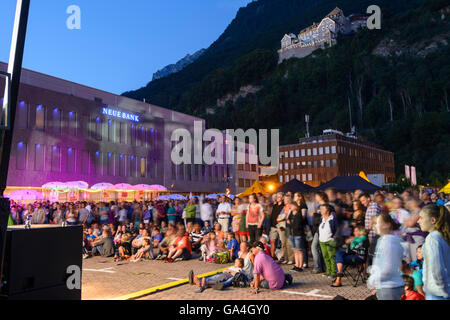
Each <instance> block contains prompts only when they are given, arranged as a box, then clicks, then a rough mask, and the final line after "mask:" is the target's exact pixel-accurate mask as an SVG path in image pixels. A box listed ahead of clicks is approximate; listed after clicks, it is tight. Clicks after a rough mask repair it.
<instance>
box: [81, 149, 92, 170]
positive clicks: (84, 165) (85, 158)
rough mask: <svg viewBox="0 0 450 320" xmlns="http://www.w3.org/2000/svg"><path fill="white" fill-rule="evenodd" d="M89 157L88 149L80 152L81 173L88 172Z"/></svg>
mask: <svg viewBox="0 0 450 320" xmlns="http://www.w3.org/2000/svg"><path fill="white" fill-rule="evenodd" d="M90 161H91V159H90V157H89V151H87V150H83V152H82V153H81V173H82V174H89V163H90Z"/></svg>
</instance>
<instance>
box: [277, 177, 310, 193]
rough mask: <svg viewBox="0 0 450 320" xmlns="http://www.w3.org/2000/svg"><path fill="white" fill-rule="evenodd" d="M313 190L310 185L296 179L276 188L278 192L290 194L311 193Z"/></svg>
mask: <svg viewBox="0 0 450 320" xmlns="http://www.w3.org/2000/svg"><path fill="white" fill-rule="evenodd" d="M313 190H314V188H313V187H311V186H310V185H307V184H305V183H303V182H301V181H299V180H297V179H293V180H291V181H289V182H287V183H285V184H283V185H282V186H281V187H279V188H278V190H277V191H278V192H283V193H286V192H288V191H291V192H310V191H313Z"/></svg>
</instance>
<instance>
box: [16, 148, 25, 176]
mask: <svg viewBox="0 0 450 320" xmlns="http://www.w3.org/2000/svg"><path fill="white" fill-rule="evenodd" d="M26 168H27V144H26V143H24V142H19V143H18V144H17V153H16V169H17V170H25V169H26Z"/></svg>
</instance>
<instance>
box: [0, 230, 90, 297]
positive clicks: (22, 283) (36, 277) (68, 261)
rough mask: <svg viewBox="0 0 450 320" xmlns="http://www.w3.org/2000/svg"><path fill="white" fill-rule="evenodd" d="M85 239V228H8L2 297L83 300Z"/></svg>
mask: <svg viewBox="0 0 450 320" xmlns="http://www.w3.org/2000/svg"><path fill="white" fill-rule="evenodd" d="M82 240H83V227H82V226H73V227H52V226H31V229H29V230H26V229H24V227H23V226H21V227H20V228H17V227H15V228H8V230H7V232H6V250H5V256H4V265H3V285H2V287H1V297H2V298H4V299H5V298H6V299H11V300H81V270H82ZM74 270H77V271H74ZM74 277H77V279H79V284H80V286H77V285H74V284H75V283H76V281H77V280H75V281H73V280H74ZM68 280H69V281H68ZM68 282H70V283H72V285H68Z"/></svg>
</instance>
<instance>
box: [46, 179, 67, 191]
mask: <svg viewBox="0 0 450 320" xmlns="http://www.w3.org/2000/svg"><path fill="white" fill-rule="evenodd" d="M42 189H50V190H51V189H67V183H64V182H59V181H55V182H48V183H46V184H44V185H43V186H42Z"/></svg>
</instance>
